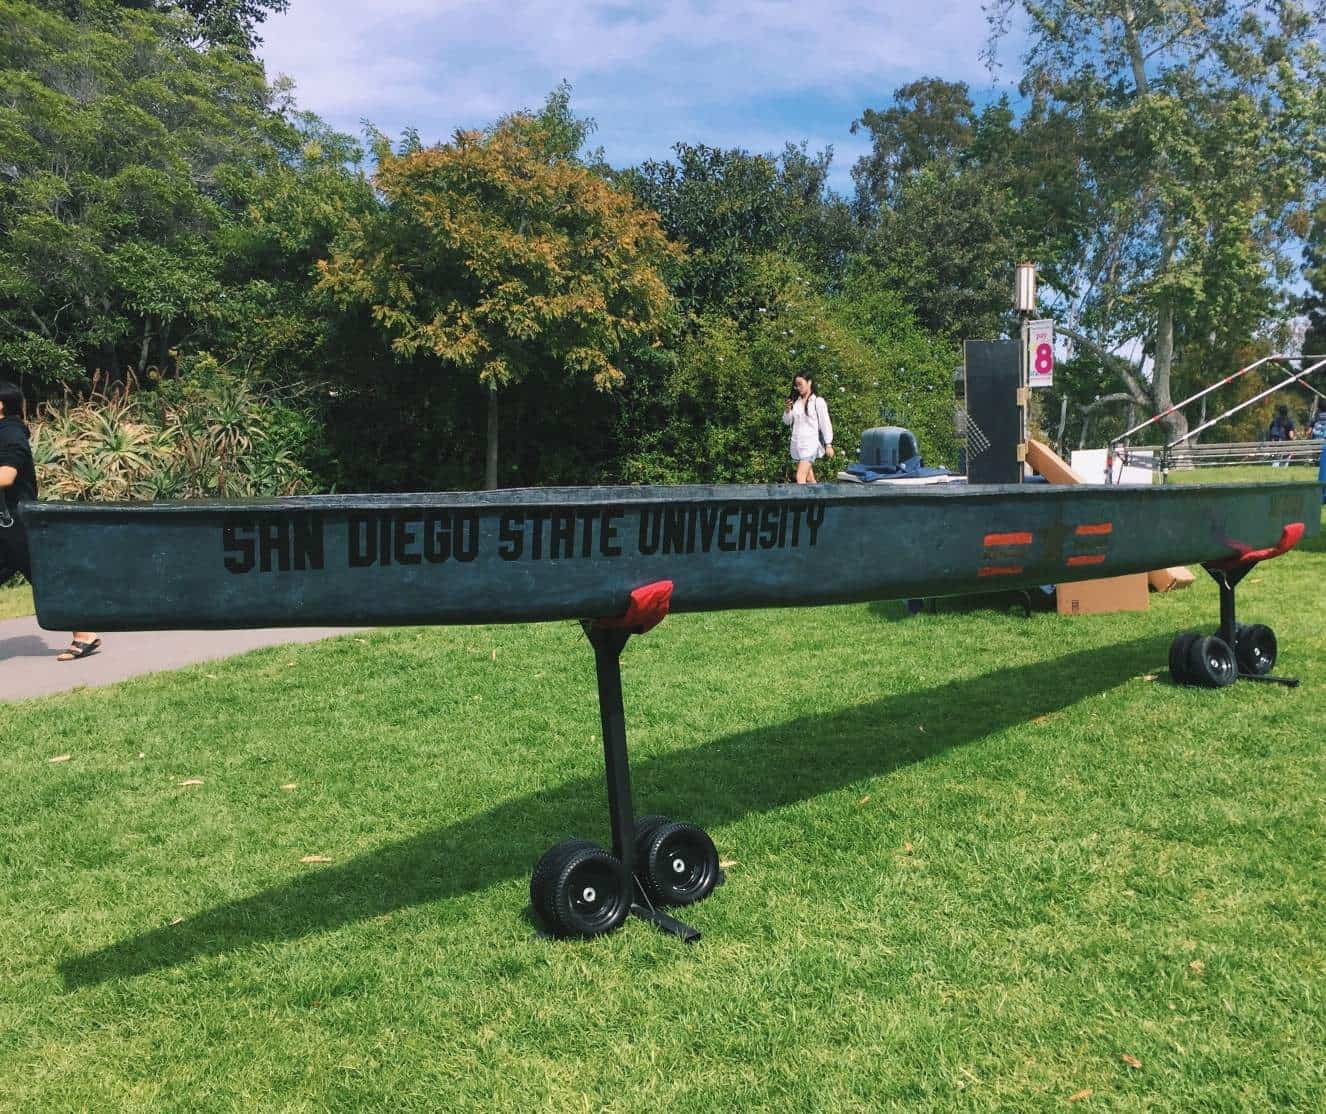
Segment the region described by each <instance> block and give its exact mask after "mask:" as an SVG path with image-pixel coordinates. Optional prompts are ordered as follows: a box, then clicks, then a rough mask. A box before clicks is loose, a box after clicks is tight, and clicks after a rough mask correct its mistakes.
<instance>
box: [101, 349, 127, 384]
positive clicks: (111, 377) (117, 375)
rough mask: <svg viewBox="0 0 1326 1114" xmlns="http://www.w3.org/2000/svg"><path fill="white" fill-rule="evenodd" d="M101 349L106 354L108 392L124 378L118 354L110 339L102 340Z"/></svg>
mask: <svg viewBox="0 0 1326 1114" xmlns="http://www.w3.org/2000/svg"><path fill="white" fill-rule="evenodd" d="M101 350H102V352H103V353H104V354H105V356H106V376H107V379H106V387H105V390H106V393H107V394H110V392H111V391H113V390H115V389H116V388H117V387H118V386H119V385H120V383H121V382H122V381H123V380H124V374H123V372H121V370H120V355H119V353H118V352H116V351H115V345H113V344H112V343H111V342H110V341H104V342H103V343H102V345H101Z"/></svg>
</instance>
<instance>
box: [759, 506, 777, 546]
mask: <svg viewBox="0 0 1326 1114" xmlns="http://www.w3.org/2000/svg"><path fill="white" fill-rule="evenodd" d="M777 544H778V508H777V507H761V508H760V548H761V549H773V547H774V546H775V545H777Z"/></svg>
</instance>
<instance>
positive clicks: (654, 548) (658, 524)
mask: <svg viewBox="0 0 1326 1114" xmlns="http://www.w3.org/2000/svg"><path fill="white" fill-rule="evenodd" d="M662 532H663V512H662V511H661V510H660V509H659V508H657V507H654V508H646V509H644V510H642V511H641V512H640V552H641V553H642V554H643V555H644V556H646V557H649V556H651V555H652V554H654V553H657V552H658V543H659V538H660V535H661V534H662Z"/></svg>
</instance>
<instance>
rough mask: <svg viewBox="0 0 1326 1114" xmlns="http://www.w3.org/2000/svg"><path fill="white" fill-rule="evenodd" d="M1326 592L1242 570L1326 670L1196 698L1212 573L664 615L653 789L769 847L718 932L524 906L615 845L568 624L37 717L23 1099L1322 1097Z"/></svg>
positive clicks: (652, 694) (12, 980) (980, 1102)
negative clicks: (1178, 662) (1029, 599)
mask: <svg viewBox="0 0 1326 1114" xmlns="http://www.w3.org/2000/svg"><path fill="white" fill-rule="evenodd" d="M1324 585H1326V538H1323V537H1316V538H1313V539H1310V541H1309V542H1307V543H1304V545H1303V546H1301V547H1300V550H1299V551H1296V552H1294V553H1292V554H1290V555H1288V556H1287V557H1285V558H1282V559H1280V560H1277V561H1273V562H1269V563H1267V564H1265V565H1263V566H1261V567H1260V568H1259V569H1258V570H1257V571H1256V572H1255V573H1253V575H1252V576H1250V577H1249V578H1248V580H1247V581H1245V587H1244V588H1243V590H1242V592H1241V597H1242V599H1241V603H1242V616H1241V617H1242V618H1244V619H1245V620H1247V621H1257V620H1261V621H1267V622H1270V623H1271V624H1272V625H1273V626H1274V627H1275V628H1276V630H1277V633H1278V634H1279V636H1280V643H1281V647H1282V662H1281V667H1280V668H1281V671H1284V672H1291V673H1294V674H1297V675H1299V676H1301V677H1302V678H1303V685H1302V687H1301V688H1299V689H1295V690H1287V689H1282V688H1279V687H1276V686H1270V685H1255V684H1251V683H1240V684H1238V685H1235V686H1233V687H1232V688H1229V689H1225V690H1222V691H1218V692H1212V691H1206V690H1193V689H1183V688H1178V687H1176V686H1174V685H1172V684H1171V683H1170V682H1169V680H1168V679H1167V676H1166V673H1165V668H1164V666H1165V659H1166V652H1167V649H1168V646H1169V640H1170V637H1171V635H1172V634H1173V633H1174V632H1175V631H1176V630H1179V629H1182V628H1185V627H1193V626H1198V625H1201V626H1204V627H1207V628H1210V627H1213V626H1214V625H1215V621H1216V618H1217V595H1216V591H1215V588H1214V586H1213V585H1212V584H1211V583H1210V582H1209V581H1208V580H1207V579H1206V578H1205V577H1201V578H1200V579H1199V581H1198V583H1197V584H1196V585H1195V586H1194V587H1193V588H1192V589H1190V590H1188V591H1185V592H1178V593H1173V594H1170V595H1166V596H1153V597H1152V600H1151V608H1150V610H1149V611H1148V612H1147V613H1145V614H1141V615H1118V616H1090V617H1080V618H1075V619H1068V618H1061V617H1059V616H1056V615H1053V614H1038V615H1034V616H1032V617H1031V618H1029V619H1023V618H1018V617H1015V616H1012V615H1008V614H1004V613H1002V612H1000V611H994V610H954V609H948V610H945V611H943V612H941V613H940V614H938V615H921V616H918V617H916V618H913V619H903V618H901V615H902V610H903V609H902V607H901V605H897V604H879V605H870V606H864V605H863V606H853V607H841V608H805V609H792V610H787V611H778V612H749V613H729V614H713V615H689V616H675V617H672V618H670V619H668V620H667V621H666V622H665V623H664V624H663V625H662V626H661V627H660V628H659V629H658V630H656V631H654V632H652V633H650V634H649V635H647V636H645V637H644V638H641V639H637V640H634V642H633V643H632V645H631V646H629V647H628V648H627V651H626V653H625V655H624V657H623V673H624V678H625V686H626V703H627V714H628V727H629V731H630V735H631V743H632V757H633V760H634V767H633V776H634V783H635V789H636V794H637V801H638V804H639V806H640V808H641V810H642V811H650V812H654V811H657V812H663V813H669V814H672V815H674V816H676V817H678V818H684V819H690V820H694V821H696V822H698V823H700V824H702V825H704V826H705V827H706V828H707V829H708V830H709V831H710V832H711V834H712V835H713V836H714V839H715V841H716V842H717V844H718V847H719V851H720V854H721V855H722V856H723V858H724V859H725V860H727V861H729V862H730V863H731V865H730V866H729V868H728V882H727V884H726V885H725V886H723V887H722V888H720V889H719V890H717V891H716V892H715V894H714V895H713V897H711V898H710V899H709V900H708V901H707V902H705V903H704V904H702V905H699V906H696V907H695V908H694V909H692V910H689V911H688V913H687V919H688V920H690V921H691V922H692V923H693V924H695V925H696V926H697V927H698V928H700V929H701V930H702V931H703V932H704V939H703V940H702V941H701V942H700V943H699V944H698V945H695V946H693V947H689V948H688V947H686V946H685V945H682V944H680V943H678V942H677V941H675V940H672V939H670V938H668V937H665V936H662V935H660V934H658V933H656V932H654V931H652V930H650V929H648V928H646V927H645V926H644V925H642V924H639V923H636V922H632V923H629V924H628V926H627V927H626V928H625V929H624V930H623V931H621V932H619V933H617V934H615V935H613V936H611V937H607V938H603V939H599V940H596V941H593V942H591V943H588V944H586V943H566V942H556V941H552V940H548V939H546V938H544V937H542V936H540V935H539V934H538V933H537V932H536V930H535V927H534V925H533V924H532V923H531V922H530V920H529V917H528V913H527V911H526V904H527V887H528V872H529V869H530V868H531V867H532V865H533V863H534V861H535V860H536V859H537V857H538V856H539V855H540V854H541V853H542V851H543V850H544V849H545V848H546V847H547V846H548V845H550V844H551V843H553V842H554V841H556V840H558V839H560V838H562V837H563V836H566V835H569V834H581V835H587V836H591V837H597V838H603V837H605V836H606V817H605V805H604V790H603V783H602V754H601V748H600V741H599V735H598V713H597V709H596V705H595V702H594V680H593V664H592V655H591V653H590V651H589V649H588V646H587V645H586V643H585V641H584V639H583V638H582V636H581V635H580V632H579V629H578V628H577V627H576V626H575V625H573V624H569V623H558V624H543V625H534V626H519V627H486V628H439V629H410V630H401V631H389V632H381V633H373V634H369V635H360V636H346V637H343V638H339V639H336V640H333V641H330V642H326V643H321V644H315V645H310V646H301V647H294V648H284V649H281V648H278V649H273V650H266V651H261V652H258V653H255V654H251V655H248V656H245V657H242V658H237V659H233V660H231V661H228V662H224V663H209V664H206V665H201V666H197V667H194V668H191V669H187V670H183V671H180V672H178V673H174V674H168V675H161V676H158V677H152V678H144V679H142V680H138V681H134V682H130V683H127V684H123V685H118V686H114V687H111V688H107V689H99V690H89V691H84V692H78V693H72V694H69V695H66V696H60V697H53V698H47V699H42V700H35V701H29V702H25V703H22V704H16V705H0V737H3V739H4V741H5V746H4V748H3V752H2V753H0V776H2V777H3V779H4V783H5V785H6V787H7V791H6V793H5V794H4V795H3V797H2V798H0V824H2V825H3V830H4V831H5V833H6V836H7V838H6V840H5V843H4V846H3V850H0V939H3V941H4V947H3V948H0V987H3V990H2V991H0V1108H3V1109H12V1110H22V1111H30V1110H59V1111H63V1110H70V1109H87V1110H107V1109H145V1110H147V1109H150V1110H162V1109H169V1110H181V1109H208V1110H213V1109H222V1110H231V1109H233V1110H250V1109H255V1108H258V1109H282V1110H309V1111H312V1110H324V1109H358V1108H372V1109H378V1108H392V1109H401V1110H455V1109H515V1108H520V1109H529V1108H534V1109H550V1110H558V1111H561V1110H572V1109H574V1110H580V1109H587V1110H593V1109H602V1108H606V1107H613V1108H619V1109H625V1110H635V1109H645V1108H650V1109H659V1110H666V1109H676V1110H686V1111H702V1110H726V1109H734V1108H745V1107H753V1106H758V1107H765V1108H778V1109H800V1110H836V1109H850V1108H855V1109H904V1108H905V1109H915V1108H921V1109H926V1108H929V1109H936V1110H952V1109H958V1110H965V1109H971V1110H987V1109H998V1108H1002V1109H1017V1110H1022V1109H1049V1108H1059V1107H1063V1106H1065V1105H1066V1104H1067V1103H1068V1102H1069V1100H1070V1099H1076V1100H1077V1101H1075V1102H1073V1105H1072V1107H1071V1108H1072V1109H1110V1110H1142V1109H1164V1110H1197V1109H1203V1110H1205V1109H1215V1110H1263V1109H1269V1108H1271V1107H1279V1108H1288V1109H1301V1110H1320V1109H1322V1108H1323V1107H1324V1106H1326V873H1324V872H1323V862H1324V861H1326V807H1324V806H1326V790H1324V789H1323V786H1326V702H1323V699H1322V692H1323V684H1326V598H1324V594H1323V591H1322V588H1323V586H1324ZM64 755H68V756H69V758H68V760H67V761H61V762H51V761H50V759H52V758H55V757H60V756H64ZM307 856H318V857H321V858H325V859H327V860H330V861H328V862H304V861H301V860H303V859H305V858H306V857H307Z"/></svg>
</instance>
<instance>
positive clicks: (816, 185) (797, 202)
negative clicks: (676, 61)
mask: <svg viewBox="0 0 1326 1114" xmlns="http://www.w3.org/2000/svg"><path fill="white" fill-rule="evenodd" d="M673 150H674V152H675V155H676V158H675V161H657V160H650V161H647V162H645V163H642V164H641V165H640V166H638V167H636V168H634V169H632V170H628V171H625V172H624V173H623V174H622V176H621V181H622V182H623V184H625V185H626V186H627V187H628V188H630V189H631V190H632V192H634V194H635V195H636V197H637V198H639V200H640V202H641V204H643V205H645V206H647V207H648V208H650V209H652V210H654V211H655V212H656V213H658V214H659V219H660V221H661V222H662V226H663V229H664V231H665V232H666V233H667V234H668V236H669V237H671V238H672V239H673V240H677V241H680V242H681V243H682V244H684V245H685V247H686V249H687V258H686V262H685V264H684V265H683V266H682V268H681V269H680V271H679V272H678V273H677V274H676V277H675V286H674V290H675V293H676V294H677V297H678V299H679V301H680V303H681V305H682V307H683V308H684V309H685V310H687V311H688V312H690V313H694V314H704V313H710V312H714V311H715V310H717V309H718V308H719V307H721V306H724V305H726V304H728V303H730V302H732V301H733V300H734V299H741V298H743V297H744V296H745V292H746V291H748V290H749V288H750V285H751V283H752V282H753V276H754V272H755V263H754V261H755V260H756V259H757V258H758V257H759V256H761V255H762V254H764V253H767V252H778V253H780V254H783V255H785V256H787V257H789V258H791V259H794V260H797V261H798V262H800V263H801V264H802V265H803V266H805V267H808V268H809V269H810V272H811V273H812V274H813V275H815V276H816V278H817V280H818V281H820V282H821V284H824V283H826V282H827V280H828V276H829V275H832V274H835V273H836V272H837V271H838V270H840V269H841V267H842V264H843V261H844V259H845V258H846V256H847V255H848V253H849V252H851V251H852V250H853V249H854V248H855V247H856V246H857V245H858V243H859V233H858V230H857V228H856V226H855V224H854V222H853V220H852V217H851V213H850V210H849V208H848V206H847V204H846V202H844V201H842V200H841V199H840V198H837V197H835V196H833V194H832V193H831V192H830V191H829V189H828V185H827V178H828V170H829V165H830V161H831V158H832V153H831V152H828V151H826V152H822V153H820V154H818V155H811V154H809V153H808V152H807V151H806V150H805V148H804V147H799V146H795V145H793V144H788V145H787V146H786V147H785V148H784V150H783V153H782V155H781V156H779V157H777V158H775V157H773V156H770V155H752V154H750V153H748V152H746V151H741V150H722V149H719V148H716V147H706V146H704V145H703V144H698V145H692V144H687V143H678V144H676V145H675V147H674V148H673ZM747 300H748V299H747Z"/></svg>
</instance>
